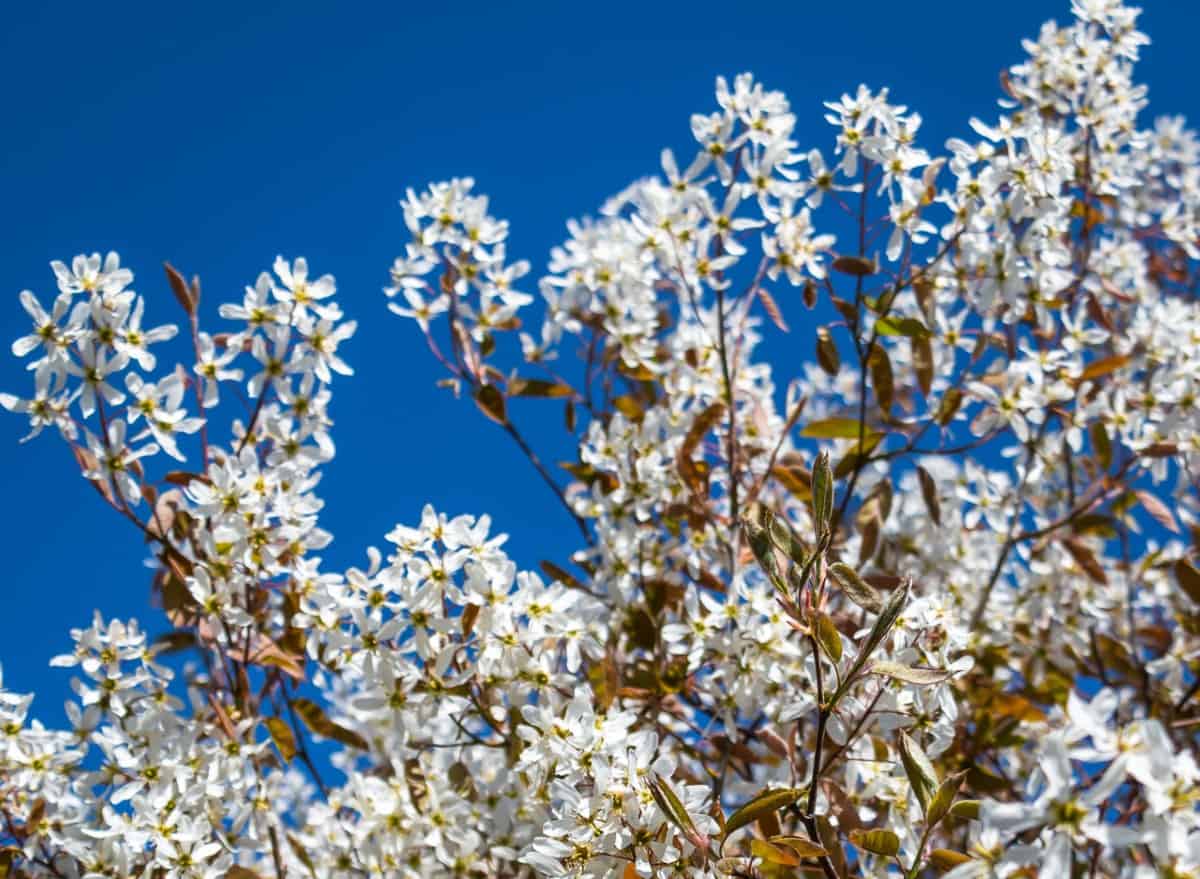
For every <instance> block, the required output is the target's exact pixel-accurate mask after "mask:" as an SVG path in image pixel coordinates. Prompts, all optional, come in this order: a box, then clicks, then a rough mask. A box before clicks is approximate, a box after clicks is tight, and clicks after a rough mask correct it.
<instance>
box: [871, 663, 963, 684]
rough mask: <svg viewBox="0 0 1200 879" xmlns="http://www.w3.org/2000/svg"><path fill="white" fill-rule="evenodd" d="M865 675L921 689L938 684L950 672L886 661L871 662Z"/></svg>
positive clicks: (948, 675)
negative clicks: (884, 678) (914, 685)
mask: <svg viewBox="0 0 1200 879" xmlns="http://www.w3.org/2000/svg"><path fill="white" fill-rule="evenodd" d="M867 673H868V674H873V675H884V676H885V677H889V678H892V679H893V680H897V681H903V682H904V683H906V684H916V685H917V686H922V687H924V686H929V685H930V684H939V683H941V682H942V681H944V680H946V679H947V678H949V677H950V675H951V672H949V671H946V669H944V668H913V667H912V666H911V665H904V664H903V663H900V662H889V661H886V660H880V661H878V662H872V663H871V667H870V668H869V669H867Z"/></svg>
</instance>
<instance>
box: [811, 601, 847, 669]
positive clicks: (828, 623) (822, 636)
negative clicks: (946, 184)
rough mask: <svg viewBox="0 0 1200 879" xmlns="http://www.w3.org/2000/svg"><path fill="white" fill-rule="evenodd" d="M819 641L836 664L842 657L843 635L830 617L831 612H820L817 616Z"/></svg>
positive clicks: (825, 652) (823, 649) (822, 648)
mask: <svg viewBox="0 0 1200 879" xmlns="http://www.w3.org/2000/svg"><path fill="white" fill-rule="evenodd" d="M816 623H817V624H816V630H817V631H816V635H817V643H818V644H820V645H821V650H822V651H823V652H824V654H825V655H826V656H828V657H829V658H830V660H832V661H833V663H834V664H835V665H836V664H837V663H838V662H840V661H841V659H842V636H841V634H840V633H839V632H838V630H837V626H835V625H834V624H833V620H832V619H830V618H829V614H826V613H818V614H817V618H816Z"/></svg>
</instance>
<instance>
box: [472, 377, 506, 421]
mask: <svg viewBox="0 0 1200 879" xmlns="http://www.w3.org/2000/svg"><path fill="white" fill-rule="evenodd" d="M475 403H476V404H477V405H478V406H479V409H480V411H482V412H483V414H484V415H486V416H487V417H488V418H490V419H492V421H494V422H496V423H497V424H507V423H508V412H507V408H506V407H505V405H504V394H502V393H500V390H499V389H498V388H497V387H496V386H495V385H480V386H479V389H478V390H477V391H476V392H475Z"/></svg>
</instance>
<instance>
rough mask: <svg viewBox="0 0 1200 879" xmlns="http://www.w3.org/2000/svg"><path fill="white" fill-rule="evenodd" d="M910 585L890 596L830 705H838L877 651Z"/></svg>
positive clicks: (900, 607) (898, 613)
mask: <svg viewBox="0 0 1200 879" xmlns="http://www.w3.org/2000/svg"><path fill="white" fill-rule="evenodd" d="M909 585H910V584H909V583H907V582H905V583H904V585H902V586H901V587H900V588H899V589H897V590H896V591H895V592H893V593H892V594H891V595H889V596H888V598H887V601H886V602H885V603H884V605H883V608H882V609H881V610H880V611H879V616H878V617H877V618H876V619H875V625H874V626H872V627H871V631H870V632H869V633H867V638H866V640H865V641H863V644H862V646H861V647H860V648H859V650H858V654H857V655H856V656H855V657H854V662H852V663H851V664H850V668H849V669H848V670H847V672H846V676H845V677H844V678H842V683H841V686H839V687H838V688H837V690H835V691H834V693H833V696H832V697H831V698H830V700H829V704H830V705H837V703H838V700H839V699H841V697H842V695H843V694H844V693H845V692H846V691H847V690H848V689H850V686H851V685H852V684H853V683H854V681H855V680H856V679H857V678H858V674H859V672H861V671H862V670H863V667H864V666H865V665H866V664H867V660H868V659H870V658H871V654H872V653H874V652H875V648H876V647H878V646H879V644H880V642H881V641H883V639H884V638H885V637H887V633H888V632H889V631H890V630H891V628H892V626H893V625H894V624H895V622H896V619H897V618H898V617H899V616H900V611H902V610H903V609H904V605H905V604H906V603H907V602H908V589H909Z"/></svg>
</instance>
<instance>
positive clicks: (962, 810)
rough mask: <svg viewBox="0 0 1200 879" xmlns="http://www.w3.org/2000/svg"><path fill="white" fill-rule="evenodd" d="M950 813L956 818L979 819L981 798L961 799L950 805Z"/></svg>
mask: <svg viewBox="0 0 1200 879" xmlns="http://www.w3.org/2000/svg"><path fill="white" fill-rule="evenodd" d="M950 814H951V815H953V816H954V817H955V818H965V819H967V820H968V821H978V820H979V800H959V801H958V802H957V803H955V804H954V805H953V806H951V807H950Z"/></svg>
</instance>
